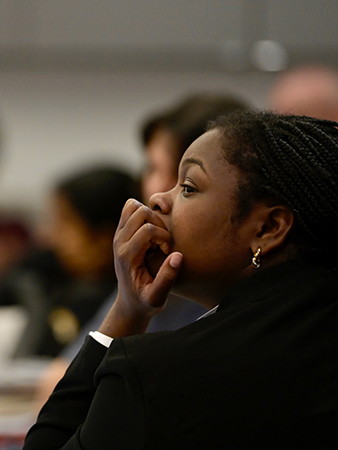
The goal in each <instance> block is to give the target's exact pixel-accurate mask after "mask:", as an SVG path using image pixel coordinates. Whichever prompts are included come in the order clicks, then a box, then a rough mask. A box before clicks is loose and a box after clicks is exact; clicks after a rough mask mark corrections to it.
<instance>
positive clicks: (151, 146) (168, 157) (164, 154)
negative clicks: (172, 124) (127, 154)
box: [142, 127, 179, 204]
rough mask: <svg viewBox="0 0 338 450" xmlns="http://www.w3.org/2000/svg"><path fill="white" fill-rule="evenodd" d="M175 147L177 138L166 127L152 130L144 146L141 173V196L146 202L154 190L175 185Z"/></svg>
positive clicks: (165, 189)
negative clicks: (143, 164) (142, 170)
mask: <svg viewBox="0 0 338 450" xmlns="http://www.w3.org/2000/svg"><path fill="white" fill-rule="evenodd" d="M177 148H178V143H177V140H176V139H175V137H174V136H173V134H172V133H171V132H170V131H169V130H168V129H166V128H164V127H159V128H158V129H156V130H155V131H154V133H153V135H152V137H151V138H150V140H149V142H148V144H147V146H146V148H145V157H146V168H145V170H144V172H143V175H142V198H143V201H144V202H145V203H146V204H149V198H150V197H151V196H152V195H153V194H155V193H156V192H166V191H168V190H170V189H172V188H173V187H174V186H175V184H176V181H177V167H178V163H179V161H178V155H177V153H178V150H177Z"/></svg>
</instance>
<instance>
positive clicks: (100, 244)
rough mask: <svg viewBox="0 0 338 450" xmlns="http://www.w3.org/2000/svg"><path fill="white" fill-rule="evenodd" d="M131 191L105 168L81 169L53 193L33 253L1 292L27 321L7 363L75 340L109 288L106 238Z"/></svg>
mask: <svg viewBox="0 0 338 450" xmlns="http://www.w3.org/2000/svg"><path fill="white" fill-rule="evenodd" d="M130 197H136V198H137V197H138V188H137V184H136V183H135V181H134V180H133V178H132V177H131V176H130V175H128V174H127V173H125V172H123V171H121V170H119V169H116V168H114V167H111V166H102V167H96V168H90V169H85V170H82V171H79V172H77V173H75V174H71V175H69V176H68V177H66V178H64V179H62V180H60V181H59V182H58V183H57V184H56V186H55V187H54V188H53V190H52V194H51V196H50V199H49V205H48V212H47V216H48V222H47V223H46V225H45V226H44V228H43V237H42V238H40V248H39V249H38V250H37V251H35V252H33V253H32V254H31V255H29V257H28V258H27V259H26V260H25V261H23V263H22V264H20V265H19V266H18V267H17V268H16V269H15V270H13V271H11V272H10V273H9V274H8V276H7V277H5V279H4V280H3V281H2V283H1V285H0V299H2V301H5V300H6V302H7V304H16V305H21V306H22V308H23V309H24V311H25V313H26V315H27V325H26V327H25V329H24V330H23V332H22V338H21V339H20V340H19V343H18V345H17V348H16V349H15V350H14V353H13V357H27V356H37V355H38V356H47V357H54V356H56V355H58V354H59V352H60V351H61V350H62V349H63V348H64V347H65V346H66V345H67V344H69V343H70V342H71V341H72V340H73V339H75V338H76V336H77V334H78V333H79V331H80V329H81V327H82V326H83V325H84V324H85V323H86V322H87V321H88V320H89V319H91V318H92V317H93V315H94V314H95V312H96V311H97V309H98V308H99V307H100V306H101V304H102V303H103V301H104V300H105V299H106V298H107V297H108V296H109V294H110V293H111V292H112V291H113V290H114V288H115V285H116V280H115V272H114V265H113V258H112V249H111V243H112V236H113V234H114V230H115V228H116V226H117V223H118V220H119V217H120V213H121V210H122V207H123V205H124V203H125V201H126V200H127V199H128V198H130Z"/></svg>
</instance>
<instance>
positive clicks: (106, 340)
mask: <svg viewBox="0 0 338 450" xmlns="http://www.w3.org/2000/svg"><path fill="white" fill-rule="evenodd" d="M89 336H91V337H92V338H93V339H95V341H97V342H99V343H100V344H102V345H104V346H105V347H109V346H110V344H111V343H112V342H113V340H114V338H111V337H109V336H106V335H105V334H102V333H100V332H99V331H90V332H89Z"/></svg>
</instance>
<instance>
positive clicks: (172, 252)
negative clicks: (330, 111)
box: [24, 112, 338, 450]
mask: <svg viewBox="0 0 338 450" xmlns="http://www.w3.org/2000/svg"><path fill="white" fill-rule="evenodd" d="M337 127H338V124H337V123H335V122H330V121H323V120H318V119H312V118H307V117H298V116H283V115H275V114H272V113H268V112H255V113H240V114H235V115H232V116H229V117H227V118H220V119H217V120H216V122H214V123H213V124H212V125H211V126H210V128H209V130H208V131H207V132H206V133H205V134H204V135H202V136H201V137H200V138H198V139H197V140H196V141H195V142H194V143H193V144H192V145H191V146H190V147H189V149H188V150H187V151H186V152H185V154H184V156H183V158H182V161H181V164H180V168H179V176H178V182H177V184H176V186H175V187H174V188H173V189H171V190H170V191H168V192H165V193H159V194H155V195H153V196H152V197H151V199H150V207H146V206H144V205H142V204H141V203H139V202H138V201H136V200H133V199H131V200H129V201H128V202H127V203H126V205H125V207H124V209H123V211H122V215H121V219H120V222H119V225H118V228H117V231H116V234H115V239H114V255H115V269H116V274H117V278H118V294H117V298H116V301H115V302H114V304H113V306H112V308H111V310H110V311H109V313H108V314H107V316H106V318H105V319H104V320H103V322H102V325H101V326H100V328H99V330H98V331H97V332H93V333H91V335H90V336H88V337H87V339H86V342H85V344H84V346H83V348H82V349H81V350H80V352H79V354H78V355H77V357H76V358H75V359H74V361H73V363H72V364H71V366H70V367H69V369H68V371H67V372H66V374H65V376H64V378H63V379H62V380H61V381H60V383H59V384H58V385H57V387H56V389H55V391H54V392H53V394H52V395H51V397H50V399H49V400H48V401H47V403H46V404H45V406H44V407H43V408H42V410H41V412H40V414H39V417H38V419H37V423H36V424H35V425H34V426H33V427H32V428H31V430H30V431H29V433H28V435H27V437H26V441H25V445H24V450H33V449H34V450H40V449H41V450H42V449H43V450H49V449H50V450H51V449H54V450H55V449H59V450H61V449H62V450H70V449H72V450H75V449H76V450H80V449H86V450H94V449H97V448H100V449H113V448H114V449H119V450H122V449H128V450H131V449H161V450H166V449H168V450H169V449H173V448H175V449H182V450H183V449H201V450H202V449H206V448H210V449H224V448H228V449H253V448H274V449H275V448H277V449H287V448H288V449H289V448H306V449H317V448H325V449H328V448H336V447H337V444H338V427H337V421H338V383H337V379H338V347H337V342H338V275H337V266H338V263H337V254H338V239H337V229H338V130H337ZM169 291H173V292H175V293H177V294H179V295H181V296H185V297H187V298H190V299H194V300H195V301H197V302H199V303H201V304H203V305H204V306H206V307H207V308H208V309H209V310H210V311H209V313H208V314H207V316H205V317H203V318H201V319H200V320H198V321H196V322H195V323H192V324H190V325H187V326H186V327H183V328H181V329H179V330H176V331H167V332H160V333H147V334H144V332H145V330H146V329H147V326H148V324H149V322H150V320H151V318H152V317H153V316H154V315H155V314H157V313H158V312H159V311H161V310H162V309H163V308H164V307H165V304H166V298H167V294H168V292H169Z"/></svg>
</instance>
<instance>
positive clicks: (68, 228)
mask: <svg viewBox="0 0 338 450" xmlns="http://www.w3.org/2000/svg"><path fill="white" fill-rule="evenodd" d="M113 233H114V230H113V229H112V228H111V227H109V228H108V227H107V229H98V230H96V229H93V228H92V227H90V225H89V224H88V223H87V222H86V221H85V219H84V218H83V217H82V216H81V215H80V214H79V213H78V212H77V210H76V209H75V208H74V206H73V205H72V203H71V202H70V200H69V199H68V198H67V196H66V195H62V194H60V193H56V194H54V195H53V197H52V199H51V205H50V214H49V217H48V225H47V226H46V227H45V240H47V243H48V244H49V246H50V247H51V248H52V249H53V250H54V251H55V254H56V256H57V258H58V260H59V262H60V263H61V265H62V266H63V267H64V269H65V270H66V271H67V272H68V273H70V274H71V275H73V276H76V277H82V278H86V279H93V280H95V279H99V278H100V277H101V276H102V274H104V273H107V271H108V270H112V268H113V258H112V236H113Z"/></svg>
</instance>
